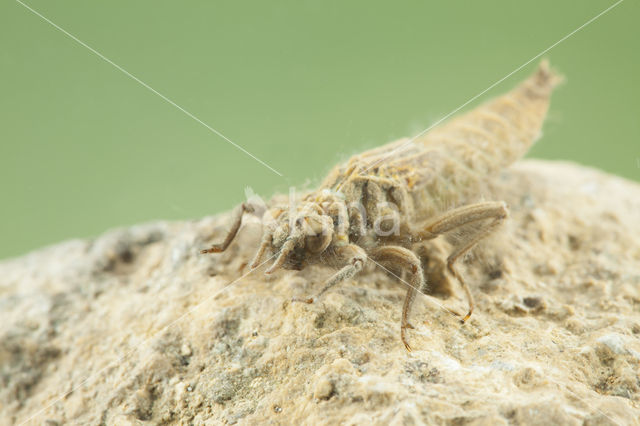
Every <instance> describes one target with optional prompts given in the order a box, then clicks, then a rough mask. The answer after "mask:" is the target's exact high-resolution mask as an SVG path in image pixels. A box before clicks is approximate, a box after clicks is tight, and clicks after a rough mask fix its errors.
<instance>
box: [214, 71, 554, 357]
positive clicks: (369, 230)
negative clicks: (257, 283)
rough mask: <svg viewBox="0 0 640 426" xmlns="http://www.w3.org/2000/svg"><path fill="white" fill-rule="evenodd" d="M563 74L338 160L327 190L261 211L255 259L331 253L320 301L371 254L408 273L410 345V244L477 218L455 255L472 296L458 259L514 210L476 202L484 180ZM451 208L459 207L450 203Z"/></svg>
mask: <svg viewBox="0 0 640 426" xmlns="http://www.w3.org/2000/svg"><path fill="white" fill-rule="evenodd" d="M559 81H560V78H559V77H558V76H557V75H556V74H554V73H553V72H551V71H550V69H549V66H548V64H547V63H546V62H542V63H541V64H540V67H539V68H538V70H537V71H536V72H535V73H534V74H533V75H532V76H531V77H530V78H529V79H527V80H525V81H524V82H523V83H521V84H520V85H519V86H518V87H516V88H515V89H513V90H512V91H510V92H509V93H507V94H505V95H503V96H500V97H498V98H495V99H493V100H491V101H489V102H488V103H486V104H484V105H481V106H480V107H478V108H476V109H475V110H473V111H471V112H469V113H467V114H464V115H461V116H459V117H456V118H454V119H452V120H450V121H449V122H447V123H445V124H443V125H441V126H439V127H436V128H434V129H432V130H431V131H429V132H428V133H426V134H425V135H423V136H421V137H419V138H416V139H410V140H409V139H403V140H399V141H396V142H393V143H390V144H387V145H385V146H382V147H379V148H375V149H372V150H369V151H366V152H363V153H361V154H359V155H355V156H353V157H352V158H350V159H349V161H347V162H346V163H343V164H340V165H338V166H336V167H335V168H334V169H333V170H332V172H331V173H330V174H329V176H328V177H327V178H326V179H325V180H324V182H323V183H322V184H321V185H320V187H319V188H318V189H317V190H315V191H312V192H310V193H308V194H306V195H305V196H304V197H303V199H302V201H301V202H300V203H297V204H296V205H293V206H289V207H287V206H282V205H278V206H271V208H269V209H268V210H267V211H266V212H265V214H264V216H263V228H264V230H263V236H262V242H261V244H260V247H259V248H258V251H257V253H256V255H255V257H254V259H253V261H252V263H251V267H252V268H255V267H257V266H258V265H259V264H260V261H261V259H262V258H263V257H264V255H265V253H266V252H267V251H269V252H272V253H274V254H276V255H277V257H276V260H275V261H274V262H273V264H272V265H271V266H270V267H269V268H268V269H267V270H266V273H267V274H271V273H273V272H274V271H276V270H277V269H279V268H285V269H302V268H304V267H305V266H306V265H308V264H312V263H318V262H326V261H328V260H332V261H340V262H342V265H343V266H342V267H341V268H340V269H339V270H338V271H337V272H336V273H335V274H334V275H333V276H331V277H330V278H329V279H328V280H327V281H326V282H325V284H324V286H323V288H322V289H321V290H320V291H319V292H318V293H317V294H316V296H314V297H310V298H307V299H295V300H297V301H304V302H307V303H312V302H313V301H314V300H316V299H318V298H319V297H320V296H321V295H322V294H323V293H325V292H326V291H327V290H328V289H330V288H331V287H333V286H334V285H336V284H337V283H339V282H341V281H344V280H347V279H350V278H352V277H353V276H354V275H356V274H357V273H358V272H359V271H361V270H362V268H363V266H364V264H365V262H367V260H368V259H371V260H372V261H375V262H376V263H380V264H382V265H384V264H388V265H393V266H395V267H401V268H402V269H403V270H405V271H407V276H408V277H409V281H410V287H409V289H408V291H407V295H406V298H405V302H404V306H403V310H402V321H401V325H400V335H401V339H402V342H403V343H404V345H405V347H406V348H407V350H411V348H410V346H409V343H408V341H407V336H406V330H407V328H412V327H411V325H410V324H409V314H410V310H411V305H412V303H413V300H414V298H415V294H416V291H421V292H425V291H426V290H427V285H428V284H427V283H426V281H425V278H424V273H423V270H422V266H421V261H420V258H419V257H418V256H417V255H416V254H415V253H414V252H413V251H411V249H410V248H411V246H412V244H413V243H415V242H417V241H424V240H430V239H433V238H436V237H438V236H439V235H442V234H445V233H447V232H450V231H454V230H457V229H460V228H462V227H468V225H471V224H475V225H477V226H474V227H473V228H474V230H473V231H472V232H468V233H466V234H464V236H463V238H462V239H461V240H460V241H458V242H457V244H456V245H455V246H454V248H453V250H452V252H451V253H450V255H449V257H448V259H447V269H448V270H449V272H450V273H451V274H452V275H453V276H454V277H455V278H456V279H457V280H458V281H459V282H460V284H461V286H462V288H463V289H464V291H465V293H466V295H467V300H468V304H469V310H468V312H467V314H466V315H465V316H464V317H463V318H462V321H463V322H464V321H466V320H467V319H468V318H469V317H470V316H471V313H472V312H473V308H474V302H473V297H472V295H471V291H470V290H469V287H468V285H467V283H466V282H465V280H464V277H463V276H462V275H461V274H460V273H459V272H458V270H457V268H456V261H457V260H458V259H460V257H462V256H463V255H464V254H465V253H467V252H468V251H469V250H471V249H472V248H473V247H474V246H475V245H476V243H477V242H478V241H480V240H481V239H483V238H484V237H485V236H487V235H488V234H489V233H491V232H492V231H493V230H494V229H495V228H496V227H497V226H499V225H500V223H501V222H502V221H504V220H505V218H506V217H507V216H508V210H507V206H506V204H505V203H504V202H501V201H485V202H472V201H471V200H473V198H474V192H476V191H477V185H478V184H479V183H481V182H483V181H485V179H488V178H490V177H491V176H492V175H494V174H495V173H497V172H499V171H500V170H502V169H503V168H505V167H506V166H508V165H509V164H511V163H512V162H514V161H515V160H517V159H518V158H520V157H521V156H523V155H524V154H525V153H526V152H527V150H528V149H529V147H530V146H531V145H532V144H533V142H534V141H535V140H536V139H537V138H538V137H539V135H540V132H541V128H542V124H543V122H544V119H545V116H546V113H547V109H548V107H549V100H550V97H551V92H552V91H553V88H554V87H555V86H556V85H557V83H558V82H559ZM447 206H457V207H453V208H448V207H447ZM253 212H254V207H253V206H252V205H251V204H249V203H244V204H242V205H241V206H239V207H238V208H237V209H236V211H235V214H234V221H233V225H232V227H231V230H230V231H229V233H228V234H227V236H226V238H225V239H224V241H223V242H222V243H221V244H217V245H214V246H212V247H211V248H210V249H207V250H203V251H202V252H203V253H218V252H222V251H224V250H225V249H226V248H227V247H228V246H229V244H230V243H231V242H232V241H233V239H234V237H235V236H236V234H237V232H238V229H239V228H240V225H241V223H242V217H243V214H244V213H253Z"/></svg>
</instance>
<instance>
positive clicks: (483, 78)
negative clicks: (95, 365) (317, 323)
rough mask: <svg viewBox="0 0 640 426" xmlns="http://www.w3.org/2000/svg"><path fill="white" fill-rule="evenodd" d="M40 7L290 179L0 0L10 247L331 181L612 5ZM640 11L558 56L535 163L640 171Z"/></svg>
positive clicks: (5, 234)
mask: <svg viewBox="0 0 640 426" xmlns="http://www.w3.org/2000/svg"><path fill="white" fill-rule="evenodd" d="M27 4H28V5H30V6H31V7H32V8H34V9H35V10H37V11H38V12H40V13H41V14H43V15H44V16H46V17H47V18H49V19H50V20H51V21H53V22H55V23H56V24H57V25H59V26H60V27H62V28H64V29H65V30H67V31H68V32H70V33H71V34H73V35H75V36H76V37H78V38H79V39H80V40H82V41H83V42H85V43H87V44H88V45H89V46H91V47H93V48H94V49H96V50H97V51H99V52H100V53H102V54H103V55H105V56H106V57H108V58H109V59H110V60H112V61H113V62H115V63H116V64H118V65H120V66H121V67H123V68H124V69H126V70H127V71H129V72H130V73H132V74H133V75H135V76H136V77H138V78H139V79H141V80H142V81H144V82H145V83H147V84H148V85H149V86H151V87H153V88H154V89H156V90H157V91H158V92H160V93H162V94H163V95H165V96H167V97H168V98H170V99H172V100H173V101H174V102H176V103H177V104H178V105H180V106H182V107H183V108H185V109H186V110H188V111H190V112H191V113H192V114H194V115H195V116H197V117H198V118H199V119H201V120H202V121H204V122H206V123H207V124H209V125H210V126H212V127H214V128H215V129H217V130H219V131H220V132H222V133H224V134H225V135H226V136H228V137H229V138H230V139H231V140H233V141H234V142H236V143H238V144H239V145H241V146H243V147H244V148H245V149H247V150H248V151H250V152H251V153H253V154H254V155H255V156H257V157H259V158H260V159H262V160H263V161H265V162H266V163H268V164H269V165H271V166H272V167H273V168H275V169H277V170H278V171H280V172H281V173H282V174H284V178H282V177H279V176H278V175H276V174H275V173H273V172H272V171H270V170H269V169H267V168H265V167H264V166H262V165H260V164H259V163H257V162H256V161H255V160H253V159H252V158H250V157H248V156H247V155H245V154H244V153H242V152H241V151H239V150H238V149H236V148H234V147H233V146H231V145H230V144H229V143H227V142H226V141H224V140H223V139H221V138H220V137H219V136H216V135H215V134H213V133H212V132H210V131H209V130H207V129H206V128H205V127H203V126H202V125H201V124H199V123H198V122H196V121H194V120H193V119H192V118H189V117H188V116H186V115H185V114H184V113H183V112H181V111H179V110H178V109H176V108H175V107H174V106H172V105H170V104H169V103H167V102H166V101H164V100H163V99H162V98H160V97H159V96H157V95H156V94H154V93H152V92H151V91H149V90H148V89H146V88H145V87H143V86H142V85H140V84H139V83H137V82H136V81H134V80H132V79H131V78H129V77H127V76H126V75H125V74H123V73H122V72H121V71H119V70H118V69H117V68H115V67H114V66H113V65H110V64H108V63H107V62H105V61H104V60H102V59H100V58H99V57H98V56H96V55H95V54H94V53H92V52H91V51H90V50H88V49H87V48H85V47H83V46H81V45H79V44H78V43H77V42H75V41H73V40H72V39H70V38H69V37H68V36H66V35H65V34H63V33H62V32H60V31H59V30H57V29H55V28H54V27H53V26H51V25H50V24H48V23H47V22H45V21H43V20H42V19H41V18H40V17H38V16H36V15H34V14H33V13H32V12H30V11H29V10H28V9H26V8H25V7H23V6H22V5H20V4H19V3H18V2H16V1H12V0H3V1H2V3H1V4H0V44H1V46H0V47H1V49H0V70H1V73H2V74H1V77H2V78H1V79H0V117H2V118H1V122H0V123H1V127H0V129H1V130H0V132H1V135H2V142H1V147H0V190H1V194H2V196H1V198H0V203H1V209H0V215H1V216H0V236H1V237H0V238H1V239H0V258H5V257H10V256H15V255H19V254H21V253H25V252H27V251H29V250H32V249H34V248H37V247H39V246H42V245H45V244H51V243H54V242H57V241H60V240H64V239H69V238H75V237H88V236H95V235H98V234H100V233H101V232H103V231H105V230H107V229H109V228H112V227H114V226H121V225H127V224H134V223H138V222H145V221H150V220H155V219H170V220H174V219H185V218H197V217H201V216H205V215H209V214H213V213H216V212H221V211H224V210H227V209H229V208H230V207H232V206H233V205H235V204H236V203H238V202H240V201H241V200H243V198H244V188H245V187H247V186H250V187H252V188H253V189H254V190H255V191H256V192H258V193H259V194H261V195H263V196H265V197H266V196H269V195H270V194H272V193H274V192H275V191H287V188H288V187H289V185H303V184H305V182H311V183H313V182H317V181H318V180H319V179H320V178H321V177H322V176H323V175H324V174H325V173H326V172H327V171H328V170H329V168H330V167H331V166H332V165H333V164H334V163H336V162H337V161H339V160H342V159H345V158H346V157H347V156H348V155H350V154H353V153H356V152H358V151H361V150H363V149H366V148H370V147H373V146H378V145H381V144H383V143H386V142H388V141H390V140H392V139H395V138H399V137H403V136H411V135H414V134H416V133H418V132H419V131H420V130H422V129H424V128H426V127H428V126H429V125H430V124H431V123H433V122H435V121H436V120H438V119H439V118H441V117H443V116H444V115H446V114H447V113H449V112H450V111H452V110H453V109H455V108H457V107H458V106H460V105H461V104H463V103H464V102H466V101H467V100H468V99H469V98H471V97H472V96H474V95H476V94H478V93H479V92H481V91H482V90H484V89H485V88H487V87H488V86H490V85H491V84H492V83H494V82H495V81H497V80H499V79H500V78H502V77H503V76H505V75H506V74H508V73H509V72H511V71H512V70H514V69H515V68H516V67H518V66H519V65H521V64H522V63H524V62H526V61H527V60H529V59H530V58H532V57H533V56H535V55H537V54H538V53H539V52H541V51H542V50H544V49H546V48H547V47H549V46H550V45H552V44H553V43H555V42H556V41H558V40H559V39H561V38H562V37H564V36H565V35H567V34H568V33H570V32H571V31H573V30H574V29H576V28H577V27H579V26H580V25H582V24H583V23H585V22H586V21H587V20H589V19H590V18H592V17H594V16H595V15H597V14H598V13H599V12H601V11H602V10H604V9H606V8H607V7H608V6H610V5H612V4H613V2H612V1H590V2H579V1H565V2H558V1H535V2H534V1H531V2H514V1H483V2H462V1H450V2H394V3H392V2H388V3H381V2H380V3H376V2H371V1H359V2H344V1H330V2H327V1H322V2H321V1H292V2H271V1H270V2H263V1H254V2H246V1H229V2H211V1H198V2H193V1H185V2H177V1H174V2H169V1H157V0H153V1H132V0H127V1H121V0H110V1H86V0H84V1H79V0H78V1H45V0H29V1H28V3H27ZM639 12H640V6H639V4H638V2H637V1H632V0H626V1H624V2H623V3H622V4H620V5H619V6H618V7H616V8H614V9H613V10H611V11H610V12H609V13H607V14H606V15H604V16H602V17H601V18H600V19H598V20H596V21H595V22H593V23H592V24H591V25H589V26H587V27H586V28H584V29H583V30H581V31H579V32H578V33H576V34H575V35H574V36H572V37H570V38H569V39H567V40H566V41H564V42H562V43H561V44H559V45H558V46H556V47H555V48H554V49H553V50H551V51H550V52H549V53H548V54H546V55H545V56H546V57H548V58H549V59H550V60H551V63H552V65H553V66H554V67H556V68H557V69H558V70H560V71H561V72H562V73H563V74H564V75H565V76H566V77H567V82H566V84H565V85H564V86H562V87H561V89H560V90H559V91H558V92H557V94H556V95H555V97H554V100H553V104H552V108H551V112H550V118H549V121H548V123H547V125H546V127H545V136H544V138H543V139H542V140H541V141H540V142H539V143H538V144H537V145H536V146H535V147H534V149H533V150H532V152H531V153H530V156H534V157H542V158H549V159H569V160H573V161H577V162H579V163H582V164H588V165H592V166H595V167H598V168H601V169H604V170H607V171H610V172H613V173H616V174H619V175H622V176H625V177H627V178H630V179H634V180H640V164H639V163H640V143H639V136H640V129H639V117H640V90H639V85H638V75H640V59H639V57H640V55H639V53H638V52H639V45H638V44H639V41H640V26H639V25H638V18H639V17H640V14H639ZM537 62H538V61H535V63H537ZM535 63H532V64H530V65H529V66H527V67H525V68H524V69H523V70H521V71H519V72H517V73H515V74H514V75H513V76H511V77H510V78H509V79H507V80H505V81H504V82H503V83H501V84H499V85H498V86H497V87H495V88H494V89H492V90H491V91H489V92H488V93H487V94H485V95H484V96H482V97H481V98H480V99H478V100H476V101H475V102H473V103H472V104H470V105H469V106H468V107H467V108H466V109H469V108H472V107H473V106H475V105H477V104H478V103H479V102H482V101H483V100H486V99H487V98H488V97H490V96H492V95H496V94H498V93H501V92H504V91H506V90H508V89H509V88H511V87H513V86H514V85H515V84H516V83H517V82H518V81H520V80H522V79H523V78H525V77H526V76H527V75H528V74H529V73H530V72H531V71H532V70H533V69H534V68H535Z"/></svg>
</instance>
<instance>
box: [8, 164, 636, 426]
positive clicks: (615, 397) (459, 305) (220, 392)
mask: <svg viewBox="0 0 640 426" xmlns="http://www.w3.org/2000/svg"><path fill="white" fill-rule="evenodd" d="M486 190H487V194H492V195H487V198H493V199H504V200H506V201H507V202H508V204H509V205H510V208H511V218H510V219H509V220H508V221H507V223H506V225H505V226H504V227H503V229H502V231H501V232H500V233H499V234H498V235H496V236H495V237H493V238H491V239H490V240H489V241H487V242H486V243H485V244H483V245H482V246H481V247H479V248H478V249H477V250H475V252H474V255H472V256H470V257H469V258H468V259H466V261H465V265H464V267H463V268H462V269H463V271H464V273H465V275H466V276H467V278H468V280H469V282H470V283H471V286H472V289H473V292H474V294H475V297H476V302H477V309H476V311H475V313H474V314H473V316H472V317H471V320H470V321H469V322H468V323H467V324H465V325H461V324H460V323H459V321H458V319H457V318H456V317H454V316H453V315H452V314H450V313H449V312H448V311H447V310H445V309H443V308H442V307H441V306H445V307H447V309H451V310H454V311H458V312H463V311H464V308H465V302H464V298H463V293H462V292H461V291H460V289H459V287H458V286H457V284H456V283H455V282H453V283H450V282H449V278H447V277H446V276H442V274H441V265H442V260H441V258H442V257H443V256H444V255H443V254H442V253H444V252H445V251H446V243H437V244H431V245H430V246H425V247H423V251H424V252H425V253H430V254H431V256H430V258H429V260H428V262H426V263H425V266H426V267H427V269H428V270H429V273H428V278H429V279H430V280H431V282H432V283H433V285H434V287H433V288H434V290H435V293H434V296H420V297H419V298H418V299H417V302H416V305H415V306H416V308H415V309H414V312H413V315H412V323H413V324H414V325H415V326H416V329H415V330H410V332H409V339H410V342H411V344H412V346H413V352H410V353H409V352H407V351H406V350H405V348H404V346H403V345H402V343H401V342H400V336H399V327H400V312H401V308H402V301H403V298H404V293H405V290H406V289H405V288H404V285H403V284H402V283H400V282H398V281H397V280H395V279H393V278H392V277H390V276H388V275H386V274H385V273H384V272H382V271H380V270H379V269H375V268H374V267H370V268H369V269H368V270H367V271H365V273H363V274H361V275H359V276H358V277H356V279H354V280H351V281H349V282H346V283H343V284H342V285H340V286H337V287H336V288H335V289H334V290H332V291H330V292H329V293H327V294H326V296H325V297H323V298H322V299H321V300H319V301H317V302H316V303H315V304H312V305H306V304H300V303H291V298H292V296H294V295H296V296H308V295H312V294H314V293H315V292H316V291H317V290H318V289H319V286H320V285H321V282H322V281H323V279H324V278H326V277H327V276H328V275H329V274H330V273H331V272H332V270H331V269H329V268H328V267H325V266H317V267H311V268H308V269H306V270H304V271H301V272H295V271H284V272H281V273H279V274H277V275H276V276H275V277H274V278H271V279H265V278H264V276H263V275H262V274H261V273H257V272H254V273H251V274H248V275H247V273H248V269H247V266H246V264H247V262H248V260H249V259H250V256H251V255H252V254H253V252H254V250H255V248H256V246H257V243H258V241H259V238H260V225H259V223H258V222H257V221H256V220H254V221H253V222H249V223H247V224H246V225H244V226H243V228H242V230H241V231H240V235H239V238H238V239H237V240H236V241H235V242H234V243H233V245H232V246H231V247H230V249H229V250H228V252H226V253H224V254H221V255H206V256H205V255H199V254H198V251H199V249H201V248H204V247H206V246H208V244H210V243H211V242H212V241H216V240H218V239H219V238H220V237H221V236H222V235H223V234H224V232H225V230H226V229H227V227H228V219H229V216H228V215H221V216H218V217H209V218H205V219H202V220H198V221H192V222H180V223H155V224H148V225H141V226H135V227H132V228H128V229H120V230H115V231H111V232H108V233H106V234H105V235H103V236H101V237H99V238H97V239H95V240H91V241H69V242H66V243H62V244H59V245H56V246H53V247H48V248H45V249H42V250H39V251H36V252H33V253H31V254H29V255H26V256H24V257H21V258H18V259H13V260H8V261H5V262H3V263H0V315H1V319H2V321H1V323H0V423H1V424H14V423H15V424H23V423H26V424H38V425H42V424H45V425H50V426H51V425H61V424H108V425H112V424H122V425H137V424H163V423H168V424H185V425H188V424H196V425H199V424H234V423H237V424H257V423H266V424H337V423H340V424H345V425H355V424H369V423H371V422H373V423H374V424H395V425H400V424H422V423H428V424H445V425H500V424H503V425H506V424H531V425H549V424H569V425H578V424H584V425H613V424H624V425H628V424H638V419H639V418H640V378H639V365H640V185H638V184H636V183H632V182H629V181H625V180H623V179H620V178H617V177H613V176H608V175H605V174H603V173H600V172H597V171H594V170H591V169H587V168H583V167H578V166H575V165H572V164H567V163H548V162H541V161H525V162H522V163H519V164H518V165H516V166H515V167H513V168H512V169H511V170H510V171H509V172H507V173H505V174H504V175H503V176H501V178H500V179H498V181H497V183H495V184H494V185H492V187H491V188H489V187H487V188H486ZM438 253H441V254H438Z"/></svg>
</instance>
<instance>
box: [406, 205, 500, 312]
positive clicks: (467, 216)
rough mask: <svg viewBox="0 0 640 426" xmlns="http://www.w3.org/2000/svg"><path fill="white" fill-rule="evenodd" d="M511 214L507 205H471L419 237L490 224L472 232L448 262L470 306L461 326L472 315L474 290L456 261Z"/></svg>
mask: <svg viewBox="0 0 640 426" xmlns="http://www.w3.org/2000/svg"><path fill="white" fill-rule="evenodd" d="M508 214H509V211H508V209H507V206H506V204H505V203H504V202H501V201H490V202H484V203H477V204H470V205H468V206H463V207H459V208H457V209H453V210H451V211H448V212H446V213H444V214H443V215H441V216H438V217H436V218H434V219H433V220H431V221H430V222H429V223H428V225H427V226H425V227H424V228H423V229H422V230H421V231H418V232H416V235H417V236H418V237H419V238H422V239H432V238H436V237H437V236H438V235H441V234H444V233H446V232H448V231H451V230H454V229H457V228H461V227H464V226H466V225H471V224H473V223H476V222H482V221H488V220H490V222H489V223H486V224H481V225H479V226H478V228H476V229H474V231H473V232H471V233H469V234H468V235H466V236H465V237H464V239H463V240H462V241H461V242H460V243H459V245H458V246H457V247H455V248H454V250H453V252H452V253H451V254H450V255H449V257H448V258H447V269H449V272H451V274H452V275H453V276H454V277H456V279H457V280H458V282H459V283H460V285H461V286H462V288H463V289H464V291H465V293H466V295H467V300H468V302H469V311H468V312H467V314H466V315H465V316H464V318H462V322H463V323H464V322H466V321H467V320H468V319H469V317H470V316H471V313H472V312H473V308H474V303H473V296H472V295H471V290H469V286H468V285H467V283H466V282H465V280H464V277H463V276H462V275H461V274H460V273H459V272H458V270H457V268H456V265H455V263H456V261H457V260H458V259H460V258H461V257H462V256H464V255H465V254H466V253H468V252H469V250H471V249H472V248H473V247H474V246H475V245H476V244H477V243H478V242H479V241H480V240H482V239H483V238H485V237H487V235H489V234H491V233H492V232H493V231H494V230H495V229H496V228H497V227H498V226H499V225H500V224H501V223H502V222H503V221H504V220H505V219H506V218H507V216H508Z"/></svg>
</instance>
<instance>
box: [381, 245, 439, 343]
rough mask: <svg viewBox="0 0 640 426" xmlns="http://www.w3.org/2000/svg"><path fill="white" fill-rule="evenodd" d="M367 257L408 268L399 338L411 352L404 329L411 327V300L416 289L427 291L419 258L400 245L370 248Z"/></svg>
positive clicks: (414, 295) (421, 291)
mask: <svg viewBox="0 0 640 426" xmlns="http://www.w3.org/2000/svg"><path fill="white" fill-rule="evenodd" d="M369 257H370V258H371V259H372V260H377V261H379V262H381V263H387V264H391V265H396V264H401V265H403V266H404V267H405V268H406V269H408V270H409V272H410V276H411V279H410V281H411V283H409V284H408V285H409V288H408V289H407V296H406V297H405V299H404V305H403V306H402V322H401V323H400V338H401V339H402V343H404V346H405V348H407V350H408V351H409V352H411V346H409V343H408V342H407V336H406V329H407V328H413V326H412V325H411V324H410V323H409V314H410V313H411V306H412V305H413V300H414V299H415V297H416V290H417V291H419V292H420V293H425V292H426V291H427V284H426V282H425V280H424V273H423V272H422V265H421V264H420V259H418V256H416V255H415V253H413V252H412V251H411V250H409V249H406V248H404V247H400V246H382V247H378V248H375V249H373V250H371V252H370V253H369Z"/></svg>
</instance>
